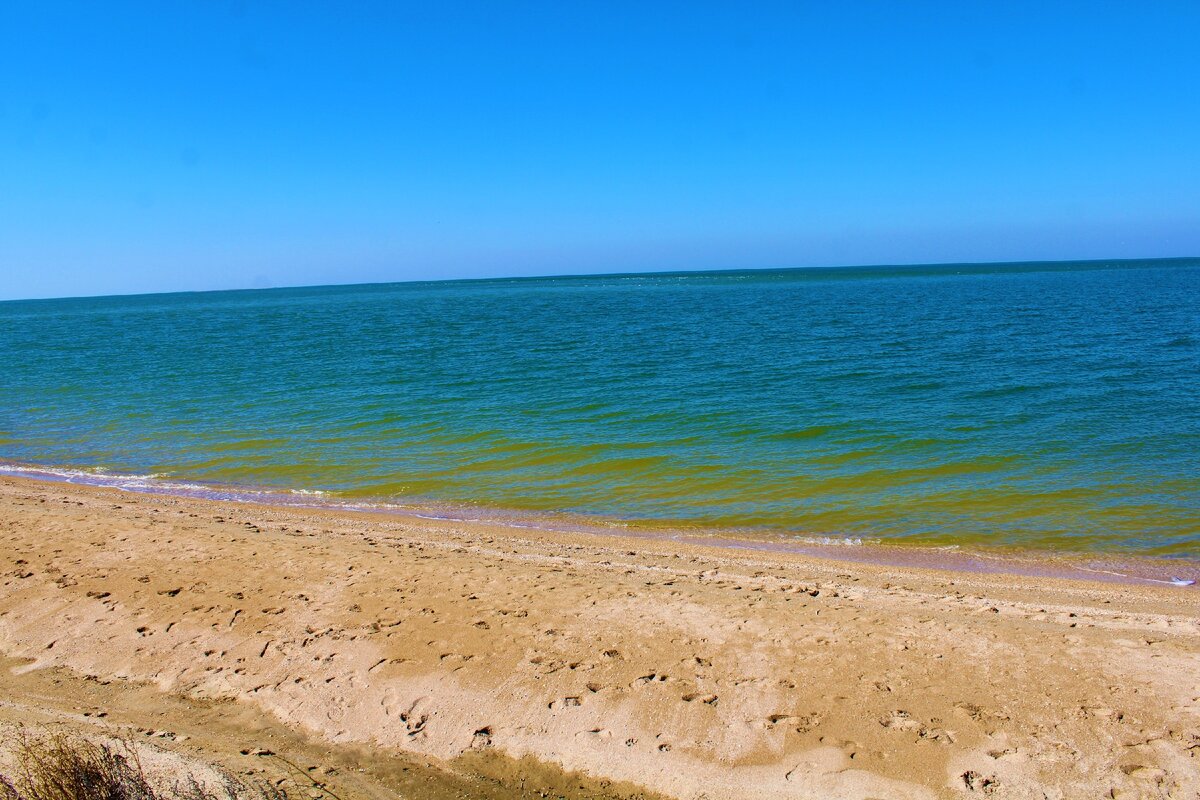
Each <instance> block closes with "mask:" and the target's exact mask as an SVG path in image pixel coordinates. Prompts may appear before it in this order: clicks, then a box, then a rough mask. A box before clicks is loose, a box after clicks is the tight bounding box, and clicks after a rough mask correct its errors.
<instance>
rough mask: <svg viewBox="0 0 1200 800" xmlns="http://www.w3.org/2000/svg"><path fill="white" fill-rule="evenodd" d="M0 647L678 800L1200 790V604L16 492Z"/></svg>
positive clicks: (1140, 591) (1033, 583) (999, 581)
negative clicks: (556, 768) (524, 761)
mask: <svg viewBox="0 0 1200 800" xmlns="http://www.w3.org/2000/svg"><path fill="white" fill-rule="evenodd" d="M0 571H2V572H3V576H2V577H0V650H2V651H3V653H4V654H5V655H7V656H10V657H20V658H25V659H32V660H33V667H34V668H36V667H50V668H66V669H69V670H71V671H73V672H74V673H78V674H81V675H95V676H102V677H104V678H106V679H116V680H124V681H149V682H152V683H153V684H155V685H156V686H158V687H159V688H160V689H161V690H163V691H164V692H171V693H176V694H180V695H183V696H186V697H191V698H228V699H232V700H236V701H237V702H239V703H243V704H248V705H250V706H253V707H255V708H257V709H259V710H260V711H262V712H265V713H267V714H269V715H271V716H273V717H274V718H277V719H278V720H280V721H281V722H282V723H283V724H284V725H285V726H288V727H290V728H291V729H293V730H296V731H300V732H303V733H304V734H305V735H307V736H309V737H310V738H312V739H314V740H318V741H327V742H333V743H342V744H346V745H359V746H362V745H371V746H376V747H378V748H381V749H382V750H383V751H388V752H390V751H404V752H408V753H414V754H418V755H421V756H423V757H428V758H432V759H437V760H441V761H445V762H454V761H455V760H456V759H462V758H470V757H471V756H472V755H473V754H479V753H486V752H496V753H504V754H507V755H508V756H512V757H515V758H520V757H525V756H530V757H534V758H536V759H538V760H540V761H544V762H550V763H553V764H557V765H560V766H562V767H563V768H565V769H567V770H578V771H583V772H586V773H588V774H590V775H592V776H595V777H598V778H603V779H608V780H614V781H624V782H629V783H633V784H637V785H640V786H644V787H647V788H648V789H650V790H653V791H656V792H661V793H663V794H665V795H669V796H673V797H679V798H689V800H690V799H691V798H696V799H697V800H698V799H699V798H707V800H718V798H730V799H732V798H785V797H786V798H822V799H824V798H870V797H877V798H941V797H972V796H978V797H985V796H986V797H1014V798H1016V797H1020V798H1025V797H1047V798H1076V797H1078V798H1084V797H1087V798H1092V797H1101V796H1109V797H1118V798H1119V797H1131V798H1134V797H1173V798H1174V797H1196V796H1200V658H1198V657H1197V656H1198V655H1200V592H1196V591H1194V590H1190V589H1176V588H1173V587H1163V588H1158V587H1130V586H1114V585H1102V584H1093V583H1084V582H1078V581H1067V580H1049V579H1044V578H1036V579H1035V578H1021V577H1017V576H1005V575H957V574H952V573H947V572H940V571H937V570H931V569H919V568H910V567H905V568H896V567H885V566H877V565H864V564H850V563H838V562H835V561H829V560H824V559H819V558H812V557H804V556H795V555H788V554H780V553H764V552H751V553H745V552H731V551H728V550H722V549H720V548H715V547H704V546H699V545H686V544H682V543H678V542H671V541H665V540H654V541H645V540H631V539H621V538H619V537H605V536H595V535H581V534H570V533H557V532H553V531H530V530H515V529H505V528H502V527H497V526H489V525H486V524H471V523H448V522H437V521H414V520H407V519H398V518H394V517H386V516H382V515H369V514H361V513H349V512H335V511H323V510H300V509H293V508H274V507H269V506H256V505H251V504H239V503H222V502H216V501H202V500H192V499H182V498H173V497H162V496H151V495H136V494H129V493H122V492H119V491H116V490H111V489H98V488H91V487H77V486H63V485H54V484H46V483H38V482H34V481H29V480H22V479H7V478H6V479H2V480H0Z"/></svg>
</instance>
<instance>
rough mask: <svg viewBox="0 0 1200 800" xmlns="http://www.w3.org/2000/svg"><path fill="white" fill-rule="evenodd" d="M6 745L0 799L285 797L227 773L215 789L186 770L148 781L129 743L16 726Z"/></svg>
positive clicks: (277, 790) (265, 799)
mask: <svg viewBox="0 0 1200 800" xmlns="http://www.w3.org/2000/svg"><path fill="white" fill-rule="evenodd" d="M7 744H8V747H6V748H5V749H10V748H11V752H12V755H13V757H14V760H15V763H16V767H15V769H13V770H12V771H11V774H9V775H5V774H0V800H288V793H287V791H286V790H284V789H282V788H280V787H277V786H273V785H271V784H264V783H255V784H246V783H243V782H241V781H238V780H236V779H235V778H234V777H233V776H231V775H228V774H222V776H221V783H220V786H219V787H217V788H214V787H212V786H209V785H206V784H203V783H201V782H200V781H198V780H196V778H195V777H193V776H191V775H188V776H187V777H186V778H184V779H183V780H181V781H176V782H175V783H173V784H171V785H170V786H169V787H164V786H163V784H162V782H161V781H153V780H151V778H150V777H149V776H148V775H147V773H146V770H145V769H144V768H143V766H142V762H141V759H140V758H139V757H138V754H137V750H136V749H135V748H134V747H133V746H132V745H130V744H128V743H124V744H121V745H117V746H114V745H110V744H97V743H95V742H92V741H89V740H87V739H83V738H79V737H74V736H67V735H64V734H54V735H49V736H41V737H39V736H31V735H29V734H28V733H26V732H24V731H19V732H17V733H15V734H14V735H13V740H12V741H11V742H9V743H7Z"/></svg>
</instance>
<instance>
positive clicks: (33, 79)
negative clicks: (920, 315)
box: [0, 2, 1200, 299]
mask: <svg viewBox="0 0 1200 800" xmlns="http://www.w3.org/2000/svg"><path fill="white" fill-rule="evenodd" d="M1096 8H1097V7H1095V6H1090V5H1083V4H1079V5H1074V4H1061V5H1057V6H1056V7H1055V8H1052V9H1047V8H1043V7H1041V6H1038V5H1035V4H1013V3H1008V4H994V5H991V6H987V7H984V6H982V5H969V6H968V5H964V4H954V3H933V2H930V3H923V4H919V5H918V6H916V7H906V8H900V7H894V8H893V7H887V6H885V5H883V4H879V5H876V4H865V3H860V4H854V5H847V6H845V7H838V8H833V7H831V6H825V5H815V4H814V5H801V6H791V5H784V4H763V5H756V6H755V7H754V8H746V7H736V6H733V5H731V4H714V3H701V4H688V5H683V4H664V3H659V4H653V5H644V4H621V3H615V4H614V3H606V4H603V5H602V4H591V3H581V4H570V5H569V6H561V5H551V4H536V3H529V4H520V5H509V6H505V7H501V6H499V5H489V4H483V3H446V4H439V5H438V7H437V8H430V7H427V6H425V5H415V4H407V3H401V4H387V5H385V4H370V5H364V6H363V7H361V8H357V9H355V11H354V12H353V13H345V12H338V11H336V10H334V9H332V8H321V7H319V6H304V7H291V6H285V5H283V4H279V3H232V4H229V3H227V4H220V5H218V4H211V5H204V4H199V3H196V4H180V5H178V6H174V7H172V8H169V9H168V8H163V7H159V6H154V5H150V4H134V3H124V4H116V5H108V6H103V7H102V6H97V5H89V4H83V3H77V4H76V3H47V4H41V5H38V6H37V7H34V6H32V5H28V6H26V7H21V6H20V5H19V4H9V5H8V6H7V7H5V8H3V9H2V10H0V75H3V76H5V77H6V80H4V81H3V82H0V182H2V185H3V187H4V191H2V192H0V299H17V298H32V297H53V296H80V295H100V294H130V293H149V292H163V291H190V290H205V289H224V288H254V287H262V286H286V285H321V284H346V283H376V282H393V281H407V280H437V279H454V278H488V277H519V276H538V275H546V276H550V275H564V274H583V273H592V274H595V273H620V272H662V271H687V270H713V269H749V268H759V269H770V268H779V267H799V266H833V265H845V264H897V265H899V264H916V263H922V264H923V263H947V262H997V261H1043V260H1076V259H1108V258H1111V259H1123V258H1125V259H1127V258H1155V257H1177V256H1193V255H1196V254H1198V253H1200V193H1197V192H1196V191H1195V189H1194V187H1195V186H1196V185H1200V155H1198V151H1197V148H1195V146H1194V144H1193V142H1192V140H1193V139H1194V136H1195V131H1196V130H1197V129H1200V104H1197V103H1195V101H1194V98H1195V97H1196V96H1197V94H1198V93H1200V64H1198V63H1197V62H1196V60H1195V59H1194V58H1193V57H1192V39H1193V37H1194V33H1195V32H1196V31H1197V30H1200V6H1196V5H1195V4H1190V3H1159V4H1154V5H1150V6H1146V5H1134V4H1109V5H1106V6H1105V7H1104V13H1098V12H1097V11H1096Z"/></svg>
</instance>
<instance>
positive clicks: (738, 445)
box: [0, 260, 1200, 557]
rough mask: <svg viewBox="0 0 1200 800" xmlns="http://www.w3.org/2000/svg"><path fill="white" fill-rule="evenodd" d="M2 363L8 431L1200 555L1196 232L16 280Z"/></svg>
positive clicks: (595, 501)
mask: <svg viewBox="0 0 1200 800" xmlns="http://www.w3.org/2000/svg"><path fill="white" fill-rule="evenodd" d="M0 365H2V367H0V459H3V460H6V461H9V462H20V463H26V464H29V463H32V464H42V465H56V466H59V467H68V468H73V469H80V470H91V471H95V470H98V469H99V470H107V471H109V472H112V473H124V474H142V475H150V474H153V475H155V476H158V477H160V478H165V479H176V480H187V481H199V482H202V483H206V484H218V485H234V486H257V487H267V488H274V489H280V490H324V491H327V492H329V493H331V496H333V497H339V496H341V497H350V498H367V499H372V500H379V501H391V502H402V503H425V504H433V505H438V504H442V505H446V506H448V507H450V506H462V505H464V504H465V505H471V506H477V507H482V510H483V511H484V512H485V513H486V509H488V508H494V509H506V510H509V511H513V510H515V511H522V510H523V511H528V512H566V513H578V514H585V515H591V516H600V517H606V518H616V519H624V520H633V521H642V522H647V523H652V524H653V523H655V522H662V523H671V524H686V525H700V526H713V527H720V528H730V527H733V528H750V529H762V530H765V531H772V530H773V531H780V532H787V533H790V534H800V535H816V536H831V537H848V538H855V537H862V538H867V539H881V540H886V541H895V542H903V541H912V542H921V543H930V544H942V545H945V544H964V545H989V544H995V545H1007V546H1018V547H1033V548H1053V549H1060V550H1061V549H1066V550H1081V551H1104V552H1124V553H1129V554H1154V555H1177V556H1189V557H1198V556H1200V261H1198V260H1173V261H1166V262H1163V261H1158V262H1154V261H1148V262H1120V263H1113V264H1102V263H1096V262H1087V263H1078V264H1012V265H995V266H970V265H940V266H928V267H905V268H892V269H883V268H846V269H822V270H786V271H754V272H725V273H704V274H690V275H683V274H645V275H622V276H602V277H584V278H579V277H573V278H549V279H520V280H491V281H469V282H466V281H465V282H449V283H409V284H388V285H371V286H348V287H322V288H307V289H278V290H262V291H238V292H213V293H200V294H174V295H145V296H136V297H109V298H89V299H71V300H45V301H19V302H8V303H0ZM477 510H479V509H477Z"/></svg>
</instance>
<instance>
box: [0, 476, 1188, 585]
mask: <svg viewBox="0 0 1200 800" xmlns="http://www.w3.org/2000/svg"><path fill="white" fill-rule="evenodd" d="M5 476H11V477H15V478H21V479H28V480H35V481H45V482H48V483H51V484H68V485H78V486H93V487H99V488H112V489H118V490H121V491H125V492H129V493H134V494H148V495H154V496H163V497H183V498H190V499H197V500H212V501H217V502H222V501H224V502H238V503H248V504H254V505H261V506H267V507H270V506H282V507H286V508H294V509H310V510H314V511H317V510H326V511H335V512H345V513H351V514H359V513H361V514H384V515H388V516H395V517H400V518H404V519H408V520H427V521H431V522H437V523H458V524H465V525H496V526H501V527H505V528H511V529H513V530H518V531H519V530H533V531H559V532H570V533H583V534H591V535H597V536H626V537H629V538H630V539H634V540H647V539H648V540H666V541H679V542H685V543H689V544H697V545H705V546H711V547H724V548H730V549H734V550H751V551H760V550H761V551H772V552H780V553H796V554H800V555H806V556H812V557H816V558H824V559H829V560H832V561H846V562H850V563H860V564H875V565H880V566H893V567H905V566H910V567H929V568H932V569H942V570H951V571H961V572H982V573H1000V574H1012V575H1022V576H1026V577H1046V578H1077V579H1082V580H1095V581H1101V582H1111V583H1127V584H1131V585H1147V584H1155V585H1164V586H1174V587H1177V588H1190V589H1196V588H1198V587H1200V557H1190V556H1156V555H1145V554H1137V553H1126V552H1116V551H1107V552H1100V551H1095V552H1092V551H1081V550H1069V549H1065V548H1064V549H1061V550H1047V549H1041V548H1032V547H1029V548H1023V547H1016V546H1010V545H996V546H990V547H989V546H987V545H986V544H983V545H981V544H978V543H974V544H972V545H970V546H965V545H939V544H932V543H928V542H920V541H916V542H913V541H907V542H905V541H885V540H882V539H872V538H863V537H838V536H824V535H819V534H805V533H789V532H784V531H774V530H745V529H741V530H739V529H731V528H721V527H717V526H712V527H706V526H702V525H694V524H686V525H684V524H673V523H671V522H670V521H657V520H617V519H610V518H602V517H596V516H590V515H583V514H574V513H570V512H560V513H549V512H542V513H539V512H532V511H524V510H516V509H501V508H485V507H480V506H465V505H454V504H451V503H445V504H438V505H436V506H435V505H434V504H432V503H430V504H428V505H425V506H422V505H421V504H419V503H415V502H414V503H398V502H389V501H384V500H377V501H373V500H370V499H365V498H364V499H356V498H348V497H345V496H342V495H337V494H334V493H331V492H326V491H324V490H304V489H278V488H270V487H250V486H226V485H219V484H207V483H203V482H199V481H186V480H176V479H167V478H158V477H157V476H155V475H124V474H113V473H108V472H105V471H103V470H87V469H80V468H73V467H55V466H45V465H38V464H28V463H21V462H8V461H0V477H5Z"/></svg>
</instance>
